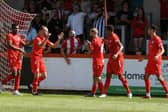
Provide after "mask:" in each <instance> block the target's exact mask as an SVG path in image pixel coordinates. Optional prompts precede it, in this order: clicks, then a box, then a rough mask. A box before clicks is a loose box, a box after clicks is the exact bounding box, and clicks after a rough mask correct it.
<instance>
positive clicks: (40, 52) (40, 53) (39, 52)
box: [32, 36, 50, 57]
mask: <svg viewBox="0 0 168 112" xmlns="http://www.w3.org/2000/svg"><path fill="white" fill-rule="evenodd" d="M44 40H45V38H43V37H40V36H37V37H36V38H35V39H34V41H33V50H32V56H37V57H42V56H43V51H44V49H45V47H43V48H39V47H38V42H40V43H42V42H43V41H44ZM47 45H50V41H49V40H47Z"/></svg>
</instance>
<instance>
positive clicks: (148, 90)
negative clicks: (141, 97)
mask: <svg viewBox="0 0 168 112" xmlns="http://www.w3.org/2000/svg"><path fill="white" fill-rule="evenodd" d="M145 88H146V93H150V80H149V78H148V79H145Z"/></svg>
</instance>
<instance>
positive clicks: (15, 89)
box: [13, 70, 22, 96]
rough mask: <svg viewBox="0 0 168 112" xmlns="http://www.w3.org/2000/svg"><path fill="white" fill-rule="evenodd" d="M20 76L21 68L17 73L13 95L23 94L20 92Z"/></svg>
mask: <svg viewBox="0 0 168 112" xmlns="http://www.w3.org/2000/svg"><path fill="white" fill-rule="evenodd" d="M20 77H21V70H17V71H16V73H15V84H14V91H13V95H18V96H21V95H22V94H21V93H20V92H19V85H20Z"/></svg>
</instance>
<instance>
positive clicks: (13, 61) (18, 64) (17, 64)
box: [8, 56, 22, 72]
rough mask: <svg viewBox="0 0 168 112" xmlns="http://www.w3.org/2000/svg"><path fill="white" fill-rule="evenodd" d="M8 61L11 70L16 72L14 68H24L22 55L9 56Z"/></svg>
mask: <svg viewBox="0 0 168 112" xmlns="http://www.w3.org/2000/svg"><path fill="white" fill-rule="evenodd" d="M8 63H9V68H10V70H11V72H14V70H21V69H22V60H21V57H20V56H18V57H15V58H12V57H11V56H8Z"/></svg>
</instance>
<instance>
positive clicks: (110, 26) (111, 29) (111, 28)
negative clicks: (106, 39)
mask: <svg viewBox="0 0 168 112" xmlns="http://www.w3.org/2000/svg"><path fill="white" fill-rule="evenodd" d="M105 29H106V30H107V31H111V32H114V26H113V25H108V26H106V28H105Z"/></svg>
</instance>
